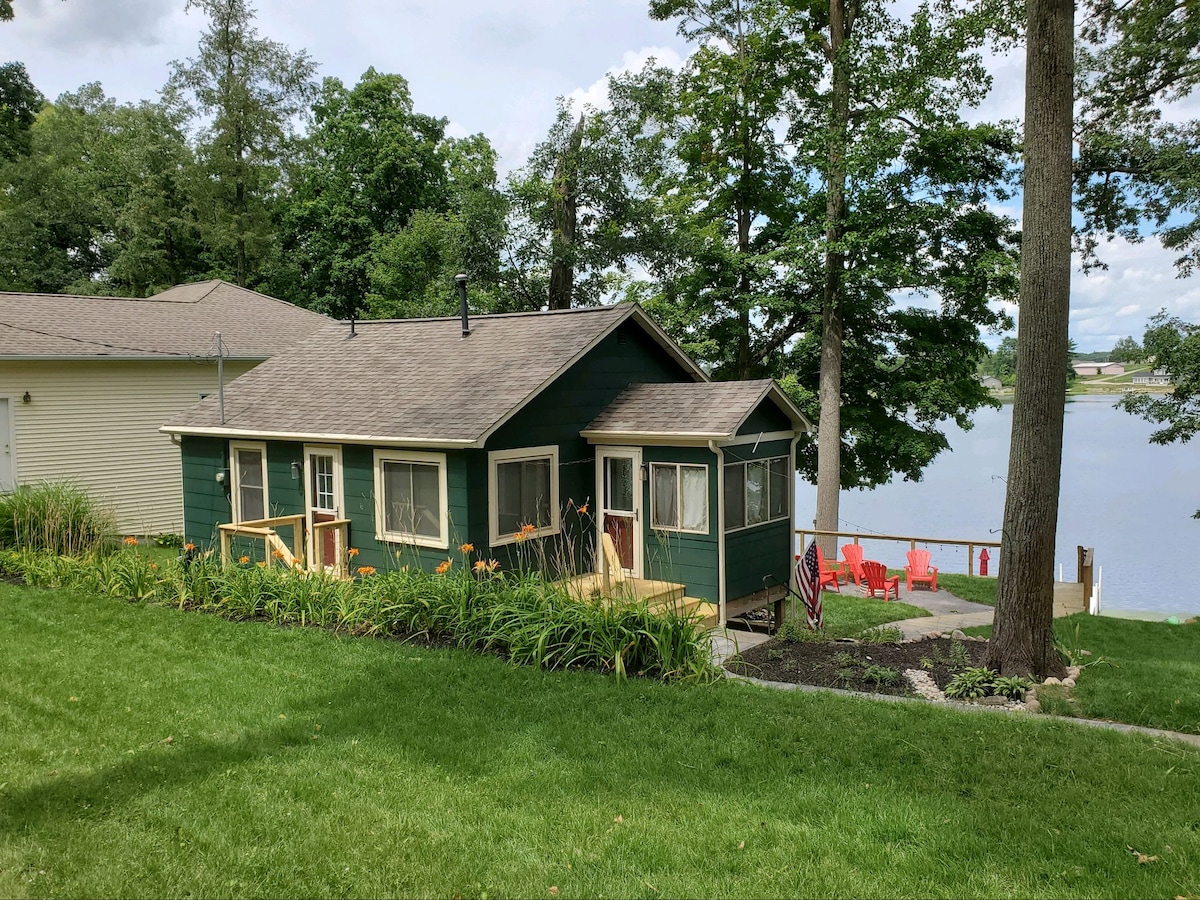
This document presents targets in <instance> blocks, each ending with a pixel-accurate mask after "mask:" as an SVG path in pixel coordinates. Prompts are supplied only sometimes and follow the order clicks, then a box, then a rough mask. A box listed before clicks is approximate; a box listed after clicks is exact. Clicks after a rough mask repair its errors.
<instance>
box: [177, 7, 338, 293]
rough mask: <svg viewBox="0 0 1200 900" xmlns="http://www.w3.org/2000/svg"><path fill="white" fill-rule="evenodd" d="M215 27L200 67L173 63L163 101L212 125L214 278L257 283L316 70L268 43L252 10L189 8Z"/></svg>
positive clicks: (204, 131) (204, 40)
mask: <svg viewBox="0 0 1200 900" xmlns="http://www.w3.org/2000/svg"><path fill="white" fill-rule="evenodd" d="M186 8H187V9H189V10H191V9H193V8H195V9H198V10H200V12H201V13H203V14H204V15H205V16H207V18H208V27H207V28H206V29H205V31H204V33H203V34H202V35H201V38H200V45H199V48H198V51H197V54H196V56H195V57H193V58H191V59H187V60H184V61H182V62H178V61H177V62H175V63H172V66H171V76H170V79H169V81H168V82H167V86H166V88H165V89H164V97H165V98H166V99H167V101H168V102H169V103H170V104H171V105H172V106H173V107H174V108H175V109H177V110H179V111H180V112H181V113H183V114H184V115H187V116H191V117H194V118H195V119H197V120H199V121H201V122H203V124H202V125H201V126H200V128H199V133H198V137H199V140H198V145H197V153H198V156H199V161H200V170H199V174H200V177H199V178H197V179H196V181H195V184H194V185H193V190H192V193H193V197H194V202H195V204H196V208H197V211H198V220H199V224H200V228H201V237H202V240H203V243H204V247H205V258H206V260H207V261H208V264H209V266H210V268H211V271H212V272H213V273H214V274H218V275H221V276H222V277H226V278H229V279H231V280H233V281H236V282H237V284H239V285H247V284H251V283H257V282H258V281H259V279H260V277H261V276H260V272H261V270H262V269H263V268H264V267H265V264H266V262H267V260H268V258H269V257H270V255H271V253H272V252H273V250H274V248H275V240H276V236H275V226H274V220H273V206H274V202H275V200H276V195H277V191H278V189H279V187H280V171H281V170H280V164H281V161H282V159H283V158H284V156H285V152H286V150H287V148H288V147H289V146H290V145H291V144H292V142H293V141H294V138H295V129H296V124H297V122H298V120H299V119H301V118H302V117H303V116H305V115H306V114H307V112H308V103H309V100H310V98H311V97H312V95H313V92H314V90H315V85H314V84H313V80H312V79H313V75H314V72H315V70H316V67H315V65H314V64H313V62H312V61H311V60H310V59H309V57H308V55H307V54H306V53H304V52H303V51H300V52H293V51H291V50H289V49H288V48H287V47H286V46H284V45H283V44H279V43H276V42H275V41H271V40H268V39H266V38H263V37H260V36H259V34H258V30H257V28H255V26H254V9H253V7H251V6H250V4H249V2H248V0H188V3H187V7H186Z"/></svg>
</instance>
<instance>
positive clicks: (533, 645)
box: [0, 547, 717, 680]
mask: <svg viewBox="0 0 1200 900" xmlns="http://www.w3.org/2000/svg"><path fill="white" fill-rule="evenodd" d="M0 566H2V567H3V569H4V571H6V572H8V573H9V574H13V575H19V576H21V577H23V578H24V579H25V581H26V582H27V583H28V584H30V585H33V586H36V587H50V588H69V589H72V590H77V591H80V592H83V593H92V594H108V595H111V596H114V597H119V598H122V599H127V600H138V601H144V600H156V601H158V602H161V603H163V604H165V605H169V606H175V607H177V608H179V609H204V610H210V611H213V612H217V613H219V614H221V615H223V616H225V617H227V618H229V619H232V620H235V621H244V620H249V619H266V620H268V621H270V622H273V623H275V624H289V625H315V626H320V627H326V628H332V629H334V630H337V631H346V632H350V633H353V634H369V635H384V636H389V637H423V638H427V639H430V640H436V641H447V642H449V643H452V644H454V645H455V646H458V647H462V648H466V649H473V650H479V651H482V652H489V653H500V654H502V655H504V656H505V657H507V658H508V659H509V660H511V661H512V662H513V663H515V664H517V665H529V666H535V667H538V668H544V669H568V668H591V669H598V670H600V671H603V672H610V673H612V674H613V675H615V676H616V677H617V678H625V677H627V676H628V675H638V676H646V677H651V678H660V679H664V680H709V679H712V678H714V677H716V675H717V670H716V669H715V667H714V666H713V664H712V661H711V648H710V646H709V640H708V637H707V635H706V633H705V632H704V630H703V628H702V627H701V626H700V624H699V622H698V621H697V619H696V618H694V617H691V616H685V615H679V614H676V613H674V612H670V611H663V612H659V611H655V612H651V611H650V610H649V609H648V608H647V607H646V605H645V604H644V603H643V604H619V603H618V604H611V603H607V602H602V601H591V602H588V601H581V600H578V599H575V598H572V597H570V596H568V595H567V594H565V593H563V592H562V591H560V590H558V589H556V588H555V587H554V586H553V585H550V584H547V583H546V582H544V581H543V580H542V579H541V578H540V577H539V576H537V575H533V574H502V573H494V574H483V575H480V576H477V575H476V574H473V573H472V572H470V571H466V570H465V569H461V570H459V571H457V572H454V573H451V574H449V575H431V574H429V573H427V572H423V571H421V570H419V569H411V570H402V571H395V572H389V573H385V574H381V575H369V576H365V577H363V578H362V579H361V580H359V581H357V582H356V581H345V580H342V579H339V578H335V577H333V576H332V575H328V574H326V573H325V572H306V571H300V570H288V569H286V568H284V567H281V566H279V565H267V564H265V563H253V562H247V563H243V564H239V565H233V566H230V567H229V568H227V569H224V570H222V569H221V568H220V566H219V565H217V564H216V563H215V562H213V561H212V560H210V559H206V558H203V557H197V558H194V559H191V560H189V559H187V558H186V557H185V558H182V559H177V560H172V561H171V562H170V563H168V564H165V565H163V566H159V565H158V564H157V563H155V562H154V561H153V560H152V559H150V558H148V557H147V556H146V555H145V554H143V553H141V552H139V551H138V550H137V549H135V548H133V547H126V548H124V549H122V550H120V551H118V552H116V553H113V554H111V555H108V556H94V555H93V556H90V557H86V558H74V557H65V556H59V555H57V554H51V553H44V552H36V551H30V550H26V551H20V552H9V553H8V554H6V555H4V556H2V557H0Z"/></svg>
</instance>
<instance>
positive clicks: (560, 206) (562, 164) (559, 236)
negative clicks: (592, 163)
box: [550, 116, 584, 309]
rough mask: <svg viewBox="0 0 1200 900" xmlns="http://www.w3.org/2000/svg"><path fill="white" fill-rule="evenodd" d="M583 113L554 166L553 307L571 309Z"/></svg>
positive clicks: (573, 289) (551, 294)
mask: <svg viewBox="0 0 1200 900" xmlns="http://www.w3.org/2000/svg"><path fill="white" fill-rule="evenodd" d="M583 122H584V118H583V116H580V117H579V122H578V123H577V124H576V125H575V128H574V130H573V131H572V132H571V138H570V140H569V141H568V142H567V146H566V148H565V149H564V150H563V153H562V156H560V157H559V158H558V165H557V166H555V168H554V234H553V235H552V236H551V238H550V308H551V309H570V308H571V304H572V302H573V300H574V296H573V295H574V293H575V226H576V218H577V214H578V209H579V151H580V148H581V147H582V146H583Z"/></svg>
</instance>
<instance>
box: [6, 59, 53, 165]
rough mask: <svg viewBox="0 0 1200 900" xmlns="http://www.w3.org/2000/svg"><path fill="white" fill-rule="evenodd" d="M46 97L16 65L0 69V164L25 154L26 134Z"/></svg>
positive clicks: (27, 134) (8, 65) (27, 144)
mask: <svg viewBox="0 0 1200 900" xmlns="http://www.w3.org/2000/svg"><path fill="white" fill-rule="evenodd" d="M45 104H46V98H45V97H43V96H42V94H41V91H39V90H38V89H37V88H35V87H34V86H33V82H32V81H30V80H29V73H28V72H26V71H25V66H24V65H22V64H21V63H19V62H10V63H5V64H4V65H2V66H0V161H4V160H10V159H16V158H17V157H18V156H24V155H25V154H27V153H28V152H29V145H30V131H31V129H32V128H33V121H34V119H35V118H36V117H37V114H38V111H39V110H40V109H41V108H42V107H43V106H44V105H45Z"/></svg>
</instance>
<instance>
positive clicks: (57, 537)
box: [0, 482, 115, 556]
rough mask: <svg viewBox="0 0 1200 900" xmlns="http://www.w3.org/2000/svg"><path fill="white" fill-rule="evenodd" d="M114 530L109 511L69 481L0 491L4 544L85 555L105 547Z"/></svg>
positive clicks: (1, 540) (0, 535)
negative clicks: (4, 491)
mask: <svg viewBox="0 0 1200 900" xmlns="http://www.w3.org/2000/svg"><path fill="white" fill-rule="evenodd" d="M114 530H115V529H114V526H113V520H112V516H111V515H110V514H109V513H108V511H107V510H105V509H104V508H103V507H102V506H101V505H100V504H99V503H98V502H97V501H95V500H93V499H92V498H91V497H90V496H89V495H88V493H87V492H86V491H84V490H83V489H82V488H80V487H78V486H76V485H74V484H71V483H69V482H54V483H43V484H32V485H19V486H18V487H16V488H14V489H13V490H12V491H9V492H8V493H7V494H0V547H5V548H9V549H14V550H38V551H47V552H49V553H53V554H59V555H65V556H81V555H84V554H88V553H96V552H98V551H100V550H102V549H104V547H105V545H106V543H107V542H109V541H111V540H112V538H113V535H114Z"/></svg>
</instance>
